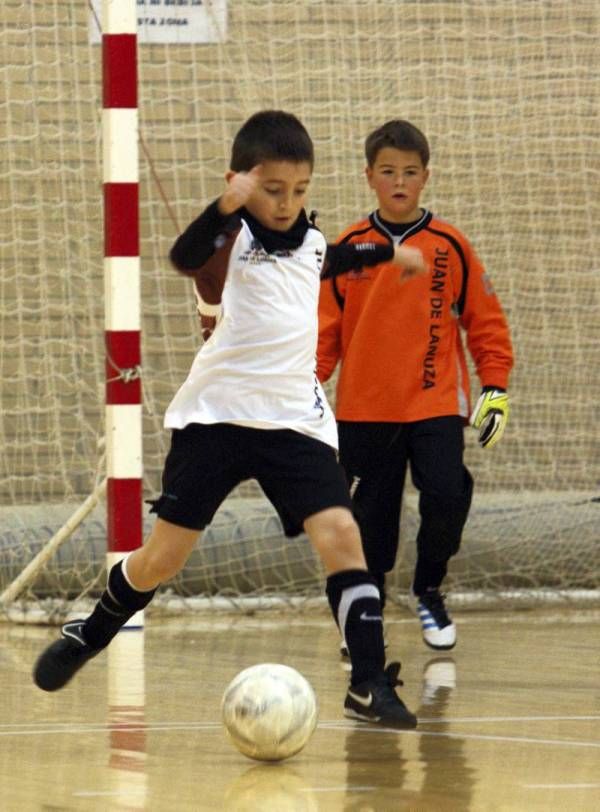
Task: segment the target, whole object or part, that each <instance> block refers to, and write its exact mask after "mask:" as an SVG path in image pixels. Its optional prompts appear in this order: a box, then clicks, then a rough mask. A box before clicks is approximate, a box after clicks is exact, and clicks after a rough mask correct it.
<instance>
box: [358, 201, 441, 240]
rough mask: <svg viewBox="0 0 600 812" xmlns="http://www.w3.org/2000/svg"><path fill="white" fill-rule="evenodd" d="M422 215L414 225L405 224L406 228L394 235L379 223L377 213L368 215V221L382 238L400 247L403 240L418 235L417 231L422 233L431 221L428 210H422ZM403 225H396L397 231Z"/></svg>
mask: <svg viewBox="0 0 600 812" xmlns="http://www.w3.org/2000/svg"><path fill="white" fill-rule="evenodd" d="M422 211H423V214H422V215H421V217H419V219H418V220H417V221H416V222H414V223H407V224H406V225H407V228H405V230H404V231H403V232H402V234H400V233H399V234H394V233H393V232H392V231H391V230H390V229H388V228H386V227H385V226H384V224H383V223H382V222H381V219H380V218H379V217H378V214H377V211H374V212H373V213H372V214H370V215H369V221H370V223H371V225H372V226H373V228H374V230H375V231H378V232H379V233H380V234H382V235H383V236H384V237H387V239H388V240H390V241H393V242H395V243H397V244H398V245H402V243H403V242H404V240H407V239H408V238H409V237H412V236H413V234H418V233H419V231H422V229H424V228H425V227H426V226H428V225H429V223H430V222H431V221H432V219H433V214H432V213H431V212H430V211H429V210H428V209H422ZM402 225H404V224H403V223H397V226H398V230H399V231H400V230H401V229H400V227H401V226H402Z"/></svg>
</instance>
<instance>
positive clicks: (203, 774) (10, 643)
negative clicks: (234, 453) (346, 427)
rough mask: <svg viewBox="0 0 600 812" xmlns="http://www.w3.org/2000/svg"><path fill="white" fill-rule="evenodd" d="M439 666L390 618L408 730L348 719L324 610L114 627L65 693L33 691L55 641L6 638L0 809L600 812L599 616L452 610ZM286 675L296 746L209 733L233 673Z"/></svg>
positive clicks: (29, 635) (22, 630)
mask: <svg viewBox="0 0 600 812" xmlns="http://www.w3.org/2000/svg"><path fill="white" fill-rule="evenodd" d="M455 617H456V620H457V622H458V626H459V642H458V645H457V647H456V649H455V650H454V652H453V653H452V656H451V657H438V656H433V652H431V651H428V650H427V649H426V647H425V646H424V645H423V643H422V642H421V640H420V635H419V631H418V629H417V626H416V621H415V620H414V619H412V618H410V617H409V616H408V615H407V614H404V613H400V612H398V613H397V614H394V615H390V616H389V619H388V624H387V630H388V639H389V643H390V646H389V652H390V656H391V657H392V658H393V657H396V658H398V657H399V658H400V659H401V660H402V663H403V669H402V673H403V676H404V680H405V686H404V688H403V689H402V696H403V698H404V699H405V701H406V703H407V705H408V706H409V707H410V708H411V709H413V710H416V711H417V713H418V716H419V720H420V723H419V727H418V729H417V730H416V731H415V732H406V733H404V732H403V733H397V732H391V731H386V730H381V729H378V728H376V727H371V726H368V725H362V724H360V723H355V722H352V721H350V720H347V719H345V718H344V716H343V714H342V701H343V697H344V692H345V685H346V679H347V674H346V672H345V671H344V670H343V668H342V666H341V663H340V660H339V659H338V656H337V638H336V633H335V630H334V627H333V624H332V622H331V621H330V620H329V618H328V617H327V616H326V615H325V614H324V613H323V614H318V613H317V614H310V615H294V616H289V615H288V616H283V617H282V616H274V615H269V614H262V615H260V616H255V617H254V618H252V617H251V618H244V617H239V616H231V617H229V616H227V617H223V616H220V617H213V616H209V615H200V616H198V615H196V616H195V617H187V618H185V619H171V620H168V621H165V622H163V621H160V622H159V621H154V622H152V620H150V623H149V624H148V626H147V629H146V631H145V632H144V633H142V632H123V633H121V634H120V635H119V636H118V637H117V638H116V640H115V641H114V642H113V644H111V646H110V647H109V649H108V651H107V652H106V653H105V654H102V655H101V656H100V657H98V658H97V659H96V660H93V661H92V662H91V663H89V664H88V665H87V666H86V668H85V669H84V671H82V672H81V673H80V674H79V675H78V676H77V677H76V678H75V680H74V681H73V683H71V684H70V685H69V686H68V687H67V688H65V689H64V690H62V691H59V692H58V693H56V694H44V693H43V692H41V691H39V690H38V689H37V688H35V687H34V686H33V684H32V682H31V677H30V672H31V666H32V663H33V662H34V660H35V658H36V656H37V654H38V652H39V651H40V650H41V649H42V648H43V647H44V646H45V645H46V644H47V643H48V642H50V641H51V640H52V639H53V638H54V637H55V636H56V633H57V632H56V630H55V629H45V628H30V627H18V626H0V674H1V682H0V685H1V688H2V690H1V691H0V704H1V723H0V809H1V810H2V812H13V811H14V812H29V810H32V811H33V810H40V811H41V810H43V811H44V812H47V811H48V810H65V811H68V810H103V811H104V810H151V811H152V812H161V811H162V810H168V811H169V812H171V811H173V812H184V811H185V810H220V812H230V811H231V812H233V811H235V812H290V811H291V810H299V811H300V810H301V811H302V812H313V811H316V810H327V812H334V811H335V812H337V811H338V810H340V811H341V810H344V812H351V811H352V812H388V810H389V812H395V810H415V812H425V811H426V810H435V812H445V811H446V810H485V811H486V812H487V811H488V810H502V812H504V811H505V810H524V811H525V810H526V811H528V810H544V812H547V811H548V810H567V811H568V812H571V811H574V812H575V811H576V812H579V811H580V810H585V811H586V812H587V811H588V810H589V812H592V810H594V811H595V812H597V810H600V631H599V629H600V611H598V610H581V611H570V612H557V611H555V610H553V611H548V610H547V611H545V612H541V611H536V612H528V613H524V612H520V613H507V614H504V615H500V614H497V613H494V614H491V613H486V614H473V613H467V612H465V613H463V614H456V615H455ZM269 661H270V662H283V663H286V664H288V665H292V666H294V667H295V668H297V669H298V670H300V671H301V672H302V673H303V674H304V675H305V676H306V677H307V678H308V679H309V680H310V681H311V683H312V685H313V687H314V689H315V691H316V693H317V696H318V700H319V705H320V713H319V725H318V728H317V730H316V732H315V734H314V735H313V737H312V739H311V740H310V741H309V743H308V745H307V746H306V748H305V749H304V750H303V751H302V752H301V753H300V754H298V755H297V756H295V757H294V758H292V759H290V760H289V761H287V762H282V763H279V764H275V765H267V764H260V763H257V762H253V761H250V760H249V759H247V758H245V757H244V756H242V755H241V754H240V753H238V751H237V750H235V749H234V748H233V747H232V746H231V745H230V743H229V742H228V740H227V739H226V737H225V734H224V732H223V729H222V727H221V724H220V722H219V705H220V699H221V694H222V691H223V689H224V687H225V685H226V684H227V683H228V682H229V680H230V679H231V678H232V677H233V676H234V675H235V674H236V673H237V672H238V671H239V670H241V669H242V668H243V667H246V666H248V665H251V664H254V663H259V662H269Z"/></svg>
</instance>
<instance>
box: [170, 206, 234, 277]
mask: <svg viewBox="0 0 600 812" xmlns="http://www.w3.org/2000/svg"><path fill="white" fill-rule="evenodd" d="M217 203H218V201H217V200H215V201H214V202H213V203H211V204H210V206H208V207H207V208H206V209H205V210H204V211H203V212H202V214H201V215H200V216H199V217H197V218H196V219H195V220H194V221H193V223H190V225H189V226H188V227H187V228H186V230H185V231H184V232H183V234H181V236H180V237H178V238H177V240H176V241H175V243H174V245H173V247H172V248H171V250H170V252H169V259H170V260H171V263H172V265H173V266H174V267H175V268H176V269H177V270H178V271H181V272H182V273H185V274H189V275H192V273H193V272H194V271H197V270H198V268H201V267H202V266H203V265H204V264H205V263H206V262H207V260H208V259H210V257H211V256H212V255H213V254H214V253H215V251H216V249H217V248H218V247H219V238H220V237H222V235H225V234H227V233H229V232H231V231H233V230H235V229H236V228H238V227H239V215H237V214H230V215H224V214H221V212H220V211H219V208H218V206H217Z"/></svg>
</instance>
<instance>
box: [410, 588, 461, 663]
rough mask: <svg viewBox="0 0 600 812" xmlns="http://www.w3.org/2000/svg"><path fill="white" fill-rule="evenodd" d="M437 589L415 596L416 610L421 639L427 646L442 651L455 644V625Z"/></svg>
mask: <svg viewBox="0 0 600 812" xmlns="http://www.w3.org/2000/svg"><path fill="white" fill-rule="evenodd" d="M445 597H446V596H445V595H442V593H441V592H440V591H439V589H428V590H427V592H425V593H424V594H423V595H419V596H417V597H416V612H417V615H418V617H419V620H420V621H421V629H422V632H423V640H424V641H425V643H426V644H427V645H428V646H429V648H433V649H437V650H438V651H440V650H441V651H443V650H447V649H451V648H454V646H455V645H456V626H455V625H454V623H453V622H452V618H451V617H450V615H449V614H448V610H447V609H446V604H445V603H444V598H445Z"/></svg>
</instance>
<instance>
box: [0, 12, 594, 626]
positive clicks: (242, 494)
mask: <svg viewBox="0 0 600 812" xmlns="http://www.w3.org/2000/svg"><path fill="white" fill-rule="evenodd" d="M165 5H166V4H165V3H161V2H159V3H153V4H151V3H138V6H139V7H140V9H141V8H142V7H144V14H145V15H147V14H150V13H153V14H155V16H158V17H160V16H161V14H164V13H166V11H165V8H162V6H165ZM227 5H228V8H227V9H226V12H225V14H224V15H223V14H222V13H221V12H222V10H223V8H224V7H226V6H227ZM205 6H206V8H207V10H208V13H209V15H210V14H211V13H214V15H215V21H214V23H215V25H216V26H217V27H218V26H220V29H219V36H218V37H217V38H216V39H220V41H217V42H210V43H205V44H199V43H193V44H182V43H154V44H150V43H142V44H140V45H139V48H138V71H139V109H140V130H141V139H142V149H141V152H140V156H141V165H140V171H141V190H140V193H141V211H140V216H141V253H142V311H143V339H142V340H143V346H142V354H143V370H144V375H143V387H144V388H143V394H144V469H145V482H144V485H145V493H146V494H147V496H148V497H150V496H152V495H154V494H156V493H157V491H158V489H159V480H160V472H161V467H162V462H163V460H164V456H165V453H166V450H167V443H168V439H169V438H168V435H167V433H166V432H165V431H164V430H163V428H162V417H163V413H164V410H165V408H166V405H167V404H168V402H169V400H170V398H171V397H172V395H173V393H174V392H175V391H176V389H177V387H178V386H179V385H180V383H181V381H182V380H183V378H184V376H185V375H186V374H187V371H188V368H189V366H190V363H191V361H192V358H193V355H194V353H195V351H196V350H197V348H198V347H199V345H200V343H201V339H200V333H199V329H198V324H197V319H196V315H195V305H194V300H193V295H192V291H191V289H190V286H189V282H188V281H187V280H185V279H183V278H180V277H178V275H177V274H176V273H174V272H173V271H172V270H171V269H170V268H169V266H168V263H167V261H166V256H167V253H168V250H169V247H170V245H171V243H172V241H173V239H174V238H175V236H176V235H177V233H178V230H179V229H180V228H181V227H183V226H185V225H186V224H187V223H188V222H189V221H190V220H191V219H192V218H193V217H194V216H195V215H196V214H197V212H198V211H199V210H200V208H201V207H202V206H204V205H205V204H206V203H208V202H209V201H210V200H212V199H213V198H215V197H216V196H217V195H218V194H219V193H220V191H221V189H222V184H223V173H224V171H225V169H226V168H227V160H228V154H229V147H230V144H231V139H232V136H233V135H234V133H235V132H236V130H237V128H238V127H239V125H240V124H241V122H242V121H243V119H244V118H245V117H246V116H248V115H249V114H251V113H252V112H254V111H256V110H257V109H260V108H267V107H269V108H272V107H274V108H282V109H286V110H289V111H292V112H294V113H296V114H297V115H299V116H300V117H301V118H302V120H303V121H304V122H305V123H306V125H307V127H308V129H309V131H310V132H311V134H312V136H313V139H314V141H315V146H316V157H317V160H316V167H315V176H314V181H313V189H312V193H311V195H312V196H311V206H313V207H314V208H316V209H317V210H318V211H319V212H320V220H319V222H320V225H321V228H322V229H323V231H324V232H325V233H326V235H327V236H328V237H329V238H330V239H334V238H335V236H336V235H337V233H339V231H341V229H342V228H343V227H344V226H345V225H347V224H348V223H350V222H353V221H355V220H356V219H358V218H359V217H360V216H362V215H364V214H365V213H367V212H369V211H370V210H371V209H372V207H373V205H374V201H373V198H372V197H371V195H370V192H369V190H368V188H367V187H366V183H365V182H364V178H363V165H364V160H363V152H362V148H363V142H364V138H365V136H366V134H367V133H368V132H370V131H371V130H372V129H373V128H374V127H376V126H377V125H379V124H381V123H383V122H384V121H386V120H388V119H390V118H394V117H400V118H408V119H410V120H412V121H414V122H415V123H416V124H417V125H418V126H419V127H420V128H421V129H423V130H424V132H425V133H426V134H427V135H428V137H429V139H430V142H431V147H432V162H431V172H432V175H431V179H430V182H429V184H428V188H427V193H426V195H425V197H424V199H423V203H424V205H426V206H427V207H428V208H430V209H432V210H433V211H434V212H436V213H437V214H439V215H440V216H442V217H443V218H444V219H447V220H449V221H450V222H452V223H453V224H455V225H456V226H458V227H459V228H460V229H461V230H463V231H464V232H465V233H466V234H467V235H468V237H469V238H470V240H471V241H472V242H473V244H474V245H475V247H476V249H477V251H478V253H479V254H480V256H481V257H482V258H483V260H484V262H485V264H486V266H487V269H488V271H489V273H490V276H491V278H492V279H493V282H494V285H495V287H496V289H497V291H498V293H499V296H500V298H501V301H502V303H503V305H504V308H505V310H506V313H507V316H508V319H509V322H510V325H511V328H512V334H513V340H514V345H515V351H516V368H515V370H514V373H513V376H512V379H511V387H510V391H511V394H512V414H511V419H510V423H509V426H508V429H507V432H506V434H505V437H504V439H503V441H502V443H501V444H500V445H499V446H497V447H496V448H495V449H494V450H493V451H491V452H483V451H482V450H481V449H479V447H478V446H477V443H476V437H475V434H474V432H472V431H471V430H469V431H467V464H468V465H469V467H470V469H471V470H472V473H473V475H474V477H475V482H476V494H475V499H474V505H473V510H472V514H471V517H470V519H469V522H468V525H467V528H466V531H465V535H464V542H463V547H462V550H461V552H460V554H459V556H458V557H457V558H456V559H455V561H453V563H452V565H451V575H450V576H449V578H448V589H449V591H450V592H451V593H453V594H458V593H468V594H471V595H476V596H479V597H480V598H482V599H483V600H493V599H494V596H497V595H499V594H502V595H503V596H506V594H507V593H508V594H509V595H511V596H512V597H513V598H514V599H515V600H518V599H525V600H528V601H532V600H537V599H539V598H541V597H543V598H546V599H556V600H559V599H565V600H567V599H571V598H579V599H586V598H588V599H594V598H595V599H597V598H598V592H597V589H598V572H600V547H599V546H598V543H597V537H598V527H599V526H600V502H599V501H598V496H600V494H599V493H598V483H599V480H600V427H599V425H598V408H597V404H598V400H599V395H600V379H599V376H598V375H597V374H596V369H595V368H596V354H597V348H598V346H599V345H600V319H599V318H598V312H599V307H600V269H599V268H598V259H597V258H598V256H599V255H600V245H599V237H598V222H599V221H600V217H599V215H600V211H599V209H600V200H599V197H598V193H597V190H598V179H599V174H600V143H599V142H600V136H599V131H598V120H597V111H598V107H599V102H600V98H599V95H600V93H599V87H600V76H599V75H598V74H599V70H598V66H599V62H598V57H597V42H598V35H599V33H600V32H599V30H598V29H599V25H598V23H599V17H600V7H599V6H598V3H597V2H596V0H573V1H572V2H570V3H540V2H537V1H536V0H527V1H526V2H517V0H500V1H499V2H495V3H489V2H486V0H462V1H459V2H453V3H447V2H439V1H438V0H406V1H405V2H402V3H398V2H397V0H368V2H364V0H330V2H327V3H323V2H320V0H303V2H298V0H264V1H263V0H261V1H260V2H259V1H258V0H235V2H230V3H229V4H226V3H224V2H217V0H213V2H212V3H206V4H205ZM90 20H91V25H92V27H93V24H94V19H93V16H92V14H91V4H90V3H88V2H85V0H80V1H79V2H76V3H74V2H71V0H51V2H45V3H31V2H17V0H4V2H3V3H2V8H1V9H0V22H1V23H2V25H1V26H0V76H1V78H2V86H3V89H4V92H3V94H2V96H1V97H0V113H1V115H0V122H1V123H0V128H1V129H0V132H1V138H2V150H1V153H0V183H1V184H2V195H1V196H0V205H1V207H2V216H1V217H0V250H1V252H2V255H1V263H2V277H1V282H0V284H1V289H2V318H1V328H0V329H1V337H0V339H1V340H0V353H1V370H0V380H1V387H2V391H1V396H2V410H1V413H0V431H1V435H2V455H1V468H0V591H2V592H4V591H5V590H7V589H9V587H10V585H11V584H13V583H14V581H15V579H16V578H18V577H19V576H20V574H21V573H22V572H23V571H24V570H25V569H26V567H27V566H28V565H29V563H30V562H31V560H32V559H34V557H35V556H36V555H38V554H39V553H40V551H42V550H44V549H45V548H47V544H48V541H49V540H51V539H53V537H55V534H56V533H57V532H59V531H60V529H61V528H63V526H64V525H65V522H67V521H68V520H69V519H70V518H71V517H72V516H73V514H74V513H75V512H76V511H77V509H78V508H80V506H81V505H82V503H84V502H85V500H86V499H88V497H90V495H91V494H94V493H95V492H96V489H97V487H98V484H99V483H100V482H101V480H102V461H101V457H102V435H103V430H104V429H103V412H104V406H103V403H104V358H105V351H104V331H103V269H102V264H103V261H102V257H103V247H102V228H103V220H102V206H101V177H102V172H101V163H102V145H101V140H100V131H101V107H102V101H101V53H100V48H99V46H98V45H97V44H93V43H92V42H91V40H90ZM475 384H476V381H475V380H474V386H475ZM329 393H330V395H331V396H332V397H333V391H332V390H331V389H330V390H329ZM473 394H475V391H474V393H473ZM93 502H94V500H92V501H91V502H89V501H88V503H87V505H88V507H89V512H88V513H87V515H86V516H85V518H83V520H82V521H81V523H79V524H77V523H75V524H77V526H76V527H75V529H74V530H73V532H71V531H70V530H69V533H67V534H66V535H65V540H64V542H63V543H62V544H61V545H60V546H59V547H58V548H57V549H56V552H55V554H53V555H51V556H50V557H49V558H48V560H47V561H45V562H44V563H43V565H41V566H40V567H38V568H37V569H36V572H35V577H33V578H31V579H29V580H28V581H27V583H26V585H25V586H24V587H23V588H22V589H20V590H19V592H18V595H16V596H15V597H14V599H11V601H10V602H9V603H5V605H4V615H5V616H19V615H20V614H23V613H24V612H25V607H31V606H35V607H36V609H37V611H39V612H43V613H45V615H46V616H51V617H62V616H63V615H64V613H65V611H67V608H66V607H69V606H71V605H72V602H73V601H76V600H77V599H79V598H81V596H87V597H92V596H94V595H95V594H98V590H99V589H101V588H102V585H103V582H104V577H105V573H104V567H105V550H106V545H105V533H106V520H105V516H104V507H103V505H102V501H101V499H100V501H99V503H98V505H96V506H94V504H93ZM403 516H404V523H403V528H402V538H401V547H400V556H399V560H398V565H397V569H396V571H395V572H394V574H393V578H392V583H393V585H394V587H395V588H396V591H397V594H398V595H399V596H402V595H403V594H404V593H405V591H406V589H407V588H408V585H409V583H410V578H411V572H412V566H413V562H414V540H415V535H416V530H417V523H418V512H417V507H416V498H415V494H414V493H413V492H409V493H407V495H406V506H405V510H404V513H403ZM146 522H147V526H149V524H148V522H149V519H146ZM322 585H323V574H322V572H321V570H320V567H319V565H318V563H317V561H316V560H315V558H314V556H313V554H312V553H311V551H310V548H309V546H308V543H307V541H306V539H304V538H300V539H299V540H297V541H286V540H285V539H284V538H283V536H282V533H281V528H280V525H279V522H278V520H277V518H276V516H275V514H274V511H273V510H272V508H271V507H270V505H269V504H268V503H267V502H266V501H265V499H264V497H263V496H262V494H261V493H260V491H259V490H258V488H257V486H256V485H255V484H254V483H251V482H250V483H247V484H244V485H243V486H241V487H240V488H239V489H238V490H237V491H236V492H235V493H234V494H232V495H231V497H230V498H229V499H228V500H227V502H226V503H225V504H224V505H223V507H222V509H221V510H220V511H219V514H218V515H217V517H216V520H215V522H214V524H213V526H212V527H211V528H210V529H209V531H208V532H207V534H206V537H205V539H204V541H203V543H202V544H201V545H200V546H199V547H198V549H197V550H196V552H195V553H194V555H193V556H192V558H191V559H190V562H189V565H188V566H187V567H186V569H185V570H184V571H183V572H182V573H181V575H180V576H179V577H178V578H177V579H176V580H175V581H174V582H172V583H170V584H166V585H165V586H164V588H163V589H162V598H163V601H164V602H165V603H167V604H174V605H175V604H176V605H184V604H185V603H186V601H189V599H190V598H194V597H195V598H205V599H208V600H209V601H213V602H215V603H218V605H221V604H220V603H219V601H220V599H223V598H226V599H227V600H229V601H230V602H231V603H232V604H235V603H236V602H238V601H239V600H240V599H241V598H242V597H244V596H245V597H250V598H254V599H255V600H257V601H258V602H260V601H261V600H263V599H264V598H265V596H279V599H280V600H282V601H285V602H290V603H293V602H295V601H297V600H298V599H300V600H306V599H307V598H309V597H312V596H316V595H319V594H321V592H322ZM159 603H160V602H159ZM0 614H2V613H1V612H0Z"/></svg>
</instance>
